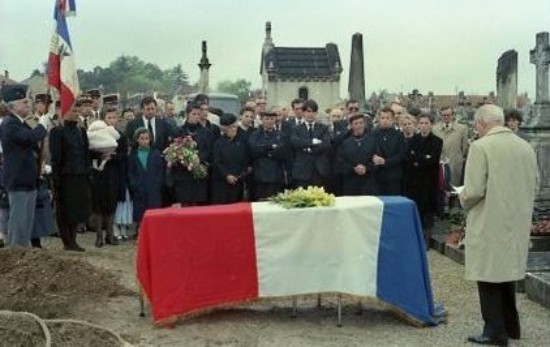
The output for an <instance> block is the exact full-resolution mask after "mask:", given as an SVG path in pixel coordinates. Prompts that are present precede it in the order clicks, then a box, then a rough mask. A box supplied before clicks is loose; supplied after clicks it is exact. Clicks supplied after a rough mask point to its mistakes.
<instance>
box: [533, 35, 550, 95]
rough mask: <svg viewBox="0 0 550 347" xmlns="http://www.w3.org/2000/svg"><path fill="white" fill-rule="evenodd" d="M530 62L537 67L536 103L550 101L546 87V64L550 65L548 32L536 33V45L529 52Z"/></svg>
mask: <svg viewBox="0 0 550 347" xmlns="http://www.w3.org/2000/svg"><path fill="white" fill-rule="evenodd" d="M529 53H530V62H531V64H535V66H536V67H537V77H536V81H537V97H536V99H535V102H536V103H537V104H544V103H550V99H549V93H548V91H549V89H548V65H550V44H549V38H548V32H542V33H538V34H537V45H536V46H535V48H534V49H532V50H531V51H530V52H529Z"/></svg>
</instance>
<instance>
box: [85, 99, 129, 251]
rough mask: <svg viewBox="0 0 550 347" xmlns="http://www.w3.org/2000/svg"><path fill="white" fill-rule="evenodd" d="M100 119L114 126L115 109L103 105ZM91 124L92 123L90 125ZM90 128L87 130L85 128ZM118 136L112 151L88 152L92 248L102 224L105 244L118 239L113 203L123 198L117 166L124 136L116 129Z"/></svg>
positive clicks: (99, 244)
mask: <svg viewBox="0 0 550 347" xmlns="http://www.w3.org/2000/svg"><path fill="white" fill-rule="evenodd" d="M103 121H104V122H105V124H106V125H107V126H112V127H114V126H115V125H116V123H117V121H118V114H117V109H116V108H114V107H110V108H107V109H106V110H104V112H103ZM93 124H94V123H92V125H93ZM88 130H90V129H88ZM117 132H118V134H119V138H118V140H117V141H116V143H117V146H116V149H115V151H114V152H113V153H105V152H96V151H93V152H92V156H93V157H94V158H100V159H97V162H98V163H99V162H101V163H103V162H104V161H105V164H104V166H103V167H102V164H99V165H98V167H96V166H93V168H92V223H93V226H94V229H95V232H96V242H95V246H96V247H102V246H103V242H104V241H103V227H105V230H106V235H105V243H107V244H109V245H117V244H118V240H117V239H116V238H115V237H114V235H113V226H114V215H115V211H116V207H117V203H118V201H120V200H124V198H125V197H124V192H125V189H122V187H124V184H123V182H124V177H123V171H122V170H121V167H122V166H124V165H126V158H127V154H128V141H127V139H126V136H125V135H124V134H123V133H121V132H120V131H118V130H117Z"/></svg>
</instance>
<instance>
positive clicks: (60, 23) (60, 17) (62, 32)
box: [56, 11, 73, 50]
mask: <svg viewBox="0 0 550 347" xmlns="http://www.w3.org/2000/svg"><path fill="white" fill-rule="evenodd" d="M56 21H57V35H59V36H60V37H61V38H62V39H63V40H64V41H65V42H67V44H68V45H69V47H71V50H72V48H73V46H72V44H71V38H70V37H69V28H68V27H67V19H66V18H65V15H64V14H63V13H61V11H57V17H56Z"/></svg>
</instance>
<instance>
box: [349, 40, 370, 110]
mask: <svg viewBox="0 0 550 347" xmlns="http://www.w3.org/2000/svg"><path fill="white" fill-rule="evenodd" d="M348 95H349V98H350V99H354V100H357V102H358V103H359V109H360V110H362V111H367V110H366V106H367V102H366V98H365V63H364V60H363V35H362V34H361V33H355V34H353V36H352V37H351V59H350V67H349V82H348Z"/></svg>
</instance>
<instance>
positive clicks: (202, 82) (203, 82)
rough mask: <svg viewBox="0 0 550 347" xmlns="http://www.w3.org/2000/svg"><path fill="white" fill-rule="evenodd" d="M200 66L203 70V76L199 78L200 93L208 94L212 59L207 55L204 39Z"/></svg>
mask: <svg viewBox="0 0 550 347" xmlns="http://www.w3.org/2000/svg"><path fill="white" fill-rule="evenodd" d="M198 65H199V68H200V70H201V76H200V79H199V93H202V94H208V92H209V91H210V88H209V73H210V66H212V64H210V61H209V60H208V57H207V56H206V41H202V57H201V60H200V62H199V64H198Z"/></svg>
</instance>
